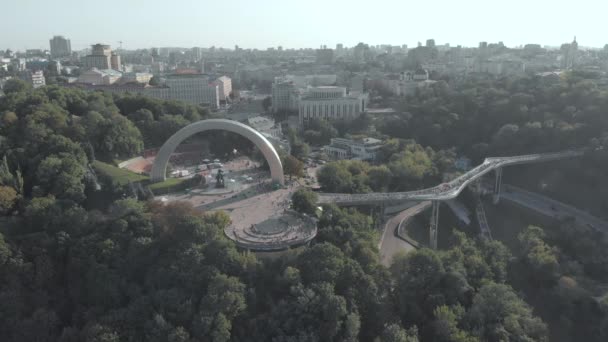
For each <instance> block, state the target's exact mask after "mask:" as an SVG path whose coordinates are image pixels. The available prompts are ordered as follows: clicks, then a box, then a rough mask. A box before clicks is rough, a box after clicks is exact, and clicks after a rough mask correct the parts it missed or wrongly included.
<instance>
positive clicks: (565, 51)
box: [560, 37, 578, 69]
mask: <svg viewBox="0 0 608 342" xmlns="http://www.w3.org/2000/svg"><path fill="white" fill-rule="evenodd" d="M560 50H561V53H562V59H561V62H562V68H564V69H572V68H573V67H574V66H575V65H576V62H577V58H578V43H577V42H576V37H574V40H573V41H572V43H570V44H562V46H561V49H560Z"/></svg>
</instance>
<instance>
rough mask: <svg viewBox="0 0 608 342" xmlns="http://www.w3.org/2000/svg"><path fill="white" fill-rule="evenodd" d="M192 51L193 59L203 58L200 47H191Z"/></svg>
mask: <svg viewBox="0 0 608 342" xmlns="http://www.w3.org/2000/svg"><path fill="white" fill-rule="evenodd" d="M191 51H192V60H194V61H200V60H201V58H203V52H202V50H201V48H200V47H193V48H192V49H191Z"/></svg>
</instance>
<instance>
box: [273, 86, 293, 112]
mask: <svg viewBox="0 0 608 342" xmlns="http://www.w3.org/2000/svg"><path fill="white" fill-rule="evenodd" d="M296 110H298V105H297V92H296V87H295V85H294V82H293V81H292V80H290V79H287V78H277V79H275V81H274V83H273V84H272V111H273V112H274V113H276V112H279V111H296Z"/></svg>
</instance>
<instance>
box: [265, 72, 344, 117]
mask: <svg viewBox="0 0 608 342" xmlns="http://www.w3.org/2000/svg"><path fill="white" fill-rule="evenodd" d="M337 80H338V76H337V75H286V76H280V77H275V78H274V82H273V84H272V111H273V112H275V113H276V112H278V111H290V112H295V111H297V110H298V108H299V100H300V97H301V95H302V94H303V93H304V92H305V90H306V88H307V87H311V86H312V87H317V86H330V85H334V84H336V82H337Z"/></svg>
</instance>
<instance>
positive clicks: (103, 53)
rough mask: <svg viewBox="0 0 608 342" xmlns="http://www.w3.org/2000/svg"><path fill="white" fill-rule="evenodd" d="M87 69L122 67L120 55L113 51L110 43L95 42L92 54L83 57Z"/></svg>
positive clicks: (83, 63)
mask: <svg viewBox="0 0 608 342" xmlns="http://www.w3.org/2000/svg"><path fill="white" fill-rule="evenodd" d="M82 65H83V66H84V67H85V68H86V69H91V68H97V69H101V70H104V69H115V70H120V69H121V63H120V56H119V55H117V54H116V53H112V49H111V48H110V45H104V44H95V45H92V46H91V54H90V55H88V56H85V57H84V58H83V59H82Z"/></svg>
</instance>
